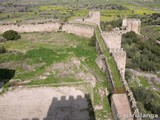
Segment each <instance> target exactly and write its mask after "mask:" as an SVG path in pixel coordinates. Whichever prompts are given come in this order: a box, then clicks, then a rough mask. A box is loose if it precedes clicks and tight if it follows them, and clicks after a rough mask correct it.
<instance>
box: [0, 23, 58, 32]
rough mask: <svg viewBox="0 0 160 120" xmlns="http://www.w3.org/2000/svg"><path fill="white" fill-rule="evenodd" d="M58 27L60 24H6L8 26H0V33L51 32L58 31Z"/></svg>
mask: <svg viewBox="0 0 160 120" xmlns="http://www.w3.org/2000/svg"><path fill="white" fill-rule="evenodd" d="M59 27H60V23H55V22H48V23H44V24H43V23H41V24H22V25H17V24H8V25H0V33H3V32H5V31H7V30H15V31H17V32H20V33H23V32H51V31H58V30H59Z"/></svg>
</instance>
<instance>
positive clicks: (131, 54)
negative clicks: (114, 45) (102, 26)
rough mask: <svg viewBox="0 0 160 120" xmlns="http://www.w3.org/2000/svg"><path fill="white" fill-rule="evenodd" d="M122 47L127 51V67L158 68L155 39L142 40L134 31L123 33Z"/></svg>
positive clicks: (153, 69)
mask: <svg viewBox="0 0 160 120" xmlns="http://www.w3.org/2000/svg"><path fill="white" fill-rule="evenodd" d="M122 47H123V48H124V50H125V51H126V52H127V67H128V68H133V69H138V68H139V69H141V70H143V71H150V72H152V71H153V72H155V71H159V70H160V69H159V68H160V64H159V63H160V59H159V58H160V54H159V52H158V51H160V47H159V45H158V44H157V43H156V41H155V40H152V39H148V40H143V39H142V38H139V37H138V36H137V35H136V34H135V33H134V32H128V33H126V34H124V35H123V40H122Z"/></svg>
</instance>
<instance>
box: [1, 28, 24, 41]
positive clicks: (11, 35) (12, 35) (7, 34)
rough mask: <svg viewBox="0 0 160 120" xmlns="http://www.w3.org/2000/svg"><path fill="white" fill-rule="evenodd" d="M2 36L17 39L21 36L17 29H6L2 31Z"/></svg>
mask: <svg viewBox="0 0 160 120" xmlns="http://www.w3.org/2000/svg"><path fill="white" fill-rule="evenodd" d="M3 37H4V38H5V39H6V40H18V39H20V38H21V36H20V35H19V33H18V32H17V31H14V30H8V31H6V32H4V33H3Z"/></svg>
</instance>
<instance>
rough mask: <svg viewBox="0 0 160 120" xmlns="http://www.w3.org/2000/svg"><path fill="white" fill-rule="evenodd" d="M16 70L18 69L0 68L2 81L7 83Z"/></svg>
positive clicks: (0, 79) (0, 80)
mask: <svg viewBox="0 0 160 120" xmlns="http://www.w3.org/2000/svg"><path fill="white" fill-rule="evenodd" d="M15 72H16V71H15V70H12V69H0V83H3V84H6V83H7V82H8V81H9V80H10V79H12V78H13V77H14V75H15ZM0 87H2V86H0Z"/></svg>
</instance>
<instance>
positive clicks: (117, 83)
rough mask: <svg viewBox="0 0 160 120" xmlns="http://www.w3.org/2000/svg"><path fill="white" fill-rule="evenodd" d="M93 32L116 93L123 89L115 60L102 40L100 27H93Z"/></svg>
mask: <svg viewBox="0 0 160 120" xmlns="http://www.w3.org/2000/svg"><path fill="white" fill-rule="evenodd" d="M95 34H96V38H97V41H98V43H99V46H100V49H101V51H102V53H103V54H104V56H105V60H106V63H107V65H108V67H109V70H110V72H111V76H110V77H111V79H112V82H113V85H114V92H115V93H116V92H118V91H119V90H120V91H121V90H122V89H123V84H122V81H121V76H120V74H119V71H118V68H117V66H116V62H115V60H114V58H113V56H112V55H111V54H110V53H109V49H108V48H107V46H106V44H105V42H104V40H103V37H102V35H101V31H100V28H99V27H98V26H97V27H96V29H95ZM121 92H122V91H121Z"/></svg>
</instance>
